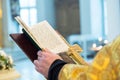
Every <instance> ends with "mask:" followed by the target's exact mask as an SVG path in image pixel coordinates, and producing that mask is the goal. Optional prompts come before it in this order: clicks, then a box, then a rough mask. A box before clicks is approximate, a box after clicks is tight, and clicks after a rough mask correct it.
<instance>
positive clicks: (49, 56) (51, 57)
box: [34, 49, 62, 78]
mask: <svg viewBox="0 0 120 80" xmlns="http://www.w3.org/2000/svg"><path fill="white" fill-rule="evenodd" d="M37 55H38V59H37V60H34V65H35V69H36V70H37V71H38V72H39V73H41V74H43V75H44V76H45V77H46V78H47V77H48V71H49V68H50V66H51V64H52V63H53V62H54V61H55V60H57V59H61V60H62V58H61V57H60V56H58V55H56V54H54V53H52V52H50V51H49V50H47V49H45V50H44V51H38V53H37Z"/></svg>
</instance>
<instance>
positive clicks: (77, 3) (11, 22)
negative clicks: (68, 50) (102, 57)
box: [0, 0, 120, 80]
mask: <svg viewBox="0 0 120 80" xmlns="http://www.w3.org/2000/svg"><path fill="white" fill-rule="evenodd" d="M16 16H20V17H21V18H22V19H23V20H24V21H25V23H27V24H28V25H29V26H31V25H34V24H36V23H39V22H41V21H43V20H47V21H48V22H49V23H50V24H51V25H52V27H53V28H54V29H55V30H57V31H58V32H59V33H60V34H62V35H63V37H64V38H65V39H66V40H67V41H68V42H69V43H70V44H71V45H73V44H78V45H80V46H81V47H82V49H83V52H82V53H81V54H80V55H81V56H82V57H83V58H84V59H85V60H86V61H88V62H91V61H92V60H93V58H94V56H95V55H96V53H97V52H98V51H99V50H100V49H101V48H102V47H103V46H104V45H106V44H107V43H109V42H111V41H112V40H113V39H114V38H115V37H117V36H118V35H119V34H120V0H0V50H4V51H5V52H6V53H7V54H8V55H11V56H12V58H13V60H14V63H15V66H14V67H15V69H16V70H17V71H18V72H19V73H20V75H21V77H20V78H19V79H17V80H44V77H43V76H42V75H41V74H39V73H37V71H36V70H35V68H34V65H33V64H32V62H31V61H30V60H29V59H28V57H27V56H26V55H25V54H24V52H23V51H22V50H21V49H20V48H19V47H18V46H17V45H16V43H15V42H14V41H13V40H12V39H11V38H10V36H9V34H11V33H20V32H21V26H20V25H19V24H18V23H17V22H16V21H15V19H14V17H16Z"/></svg>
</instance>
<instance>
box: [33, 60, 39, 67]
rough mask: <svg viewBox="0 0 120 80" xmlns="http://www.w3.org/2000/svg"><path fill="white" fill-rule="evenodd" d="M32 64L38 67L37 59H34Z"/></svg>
mask: <svg viewBox="0 0 120 80" xmlns="http://www.w3.org/2000/svg"><path fill="white" fill-rule="evenodd" d="M34 65H35V66H36V67H38V68H39V66H40V64H39V62H38V60H34Z"/></svg>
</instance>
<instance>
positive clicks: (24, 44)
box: [10, 33, 41, 62]
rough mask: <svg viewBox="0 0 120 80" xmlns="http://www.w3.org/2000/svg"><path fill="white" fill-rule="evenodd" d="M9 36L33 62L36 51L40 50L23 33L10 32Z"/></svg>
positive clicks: (35, 57)
mask: <svg viewBox="0 0 120 80" xmlns="http://www.w3.org/2000/svg"><path fill="white" fill-rule="evenodd" d="M10 37H11V38H12V39H13V40H14V41H15V42H16V44H17V45H18V46H19V47H20V48H21V49H22V50H23V52H24V53H25V54H26V55H27V56H28V57H29V59H30V60H31V61H32V62H33V61H34V60H35V59H37V52H38V51H39V50H41V49H40V48H39V47H38V46H37V45H36V44H35V43H34V42H33V41H32V40H31V39H30V38H28V35H26V34H25V33H16V34H10Z"/></svg>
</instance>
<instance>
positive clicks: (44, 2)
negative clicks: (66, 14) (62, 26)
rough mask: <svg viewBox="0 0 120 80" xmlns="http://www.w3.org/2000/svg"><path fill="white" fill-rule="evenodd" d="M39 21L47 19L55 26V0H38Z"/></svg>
mask: <svg viewBox="0 0 120 80" xmlns="http://www.w3.org/2000/svg"><path fill="white" fill-rule="evenodd" d="M37 12H38V15H37V16H38V22H40V21H43V20H47V21H48V22H49V23H50V24H51V25H52V26H53V27H55V13H54V12H55V11H54V0H37Z"/></svg>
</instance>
